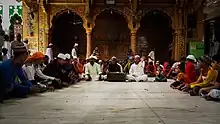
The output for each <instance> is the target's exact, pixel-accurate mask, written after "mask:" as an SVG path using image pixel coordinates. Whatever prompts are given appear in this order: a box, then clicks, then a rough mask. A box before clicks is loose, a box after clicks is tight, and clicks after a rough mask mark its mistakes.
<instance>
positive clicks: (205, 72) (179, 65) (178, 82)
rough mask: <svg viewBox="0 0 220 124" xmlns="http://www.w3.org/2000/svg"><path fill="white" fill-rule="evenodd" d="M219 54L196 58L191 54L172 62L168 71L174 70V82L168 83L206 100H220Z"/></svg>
mask: <svg viewBox="0 0 220 124" xmlns="http://www.w3.org/2000/svg"><path fill="white" fill-rule="evenodd" d="M219 69H220V56H219V55H215V56H213V57H209V56H202V57H200V58H198V59H196V58H195V57H194V56H193V55H188V56H187V57H186V59H185V58H182V59H181V60H180V61H179V62H176V63H174V64H173V67H172V68H171V70H170V72H171V73H172V71H175V70H177V71H176V72H177V73H176V72H175V76H174V78H173V79H174V80H175V81H174V82H173V83H172V84H171V85H170V87H171V88H173V89H178V90H180V91H183V92H187V93H189V94H190V95H191V96H201V97H204V98H205V99H207V100H220V73H219Z"/></svg>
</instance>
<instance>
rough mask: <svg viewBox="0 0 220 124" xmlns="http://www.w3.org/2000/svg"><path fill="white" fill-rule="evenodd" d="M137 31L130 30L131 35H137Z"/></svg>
mask: <svg viewBox="0 0 220 124" xmlns="http://www.w3.org/2000/svg"><path fill="white" fill-rule="evenodd" d="M137 30H138V29H136V28H133V29H131V30H130V31H131V35H136V33H137Z"/></svg>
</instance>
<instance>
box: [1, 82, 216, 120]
mask: <svg viewBox="0 0 220 124" xmlns="http://www.w3.org/2000/svg"><path fill="white" fill-rule="evenodd" d="M0 114H1V117H0V124H121V123H123V124H219V123H220V103H218V102H211V101H206V100H204V99H202V98H200V97H191V96H189V95H188V94H185V93H182V92H179V91H175V90H172V89H170V88H169V82H167V83H158V82H148V83H142V82H140V83H124V82H111V83H109V82H89V83H85V82H84V83H80V84H78V85H74V86H71V87H69V88H66V89H62V90H59V91H55V92H48V93H44V94H40V95H38V96H34V97H29V98H26V99H16V100H9V101H6V103H5V104H3V105H0Z"/></svg>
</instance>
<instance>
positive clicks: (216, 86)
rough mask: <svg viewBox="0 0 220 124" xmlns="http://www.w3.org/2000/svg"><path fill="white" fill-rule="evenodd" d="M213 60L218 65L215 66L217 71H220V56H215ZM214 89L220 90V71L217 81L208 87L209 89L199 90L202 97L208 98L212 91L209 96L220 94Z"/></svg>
mask: <svg viewBox="0 0 220 124" xmlns="http://www.w3.org/2000/svg"><path fill="white" fill-rule="evenodd" d="M212 60H214V61H215V63H216V65H213V66H215V68H216V71H217V70H219V68H220V56H219V55H216V56H213V59H212ZM213 89H217V90H220V71H218V75H217V78H216V81H215V82H213V83H211V85H210V86H208V87H204V88H201V89H200V90H199V94H200V95H202V96H206V95H207V93H209V92H210V91H211V93H209V95H213V94H216V93H217V92H219V91H216V90H213ZM214 91H216V93H214ZM214 96H216V95H214ZM212 97H213V96H212ZM218 97H219V96H218ZM219 98H220V97H219Z"/></svg>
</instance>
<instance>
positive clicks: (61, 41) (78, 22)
mask: <svg viewBox="0 0 220 124" xmlns="http://www.w3.org/2000/svg"><path fill="white" fill-rule="evenodd" d="M85 38H86V32H85V29H84V27H83V21H82V19H81V17H80V16H78V15H77V14H76V13H74V12H72V11H70V10H65V11H64V12H61V13H60V14H59V15H57V16H55V17H54V18H53V20H52V28H51V42H52V43H53V44H54V45H55V46H56V47H55V48H56V49H55V50H54V51H56V54H58V53H60V52H61V53H69V54H71V50H72V48H73V47H74V44H75V43H78V44H79V54H80V56H81V57H84V56H85V54H86V42H85V41H86V39H85Z"/></svg>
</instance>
